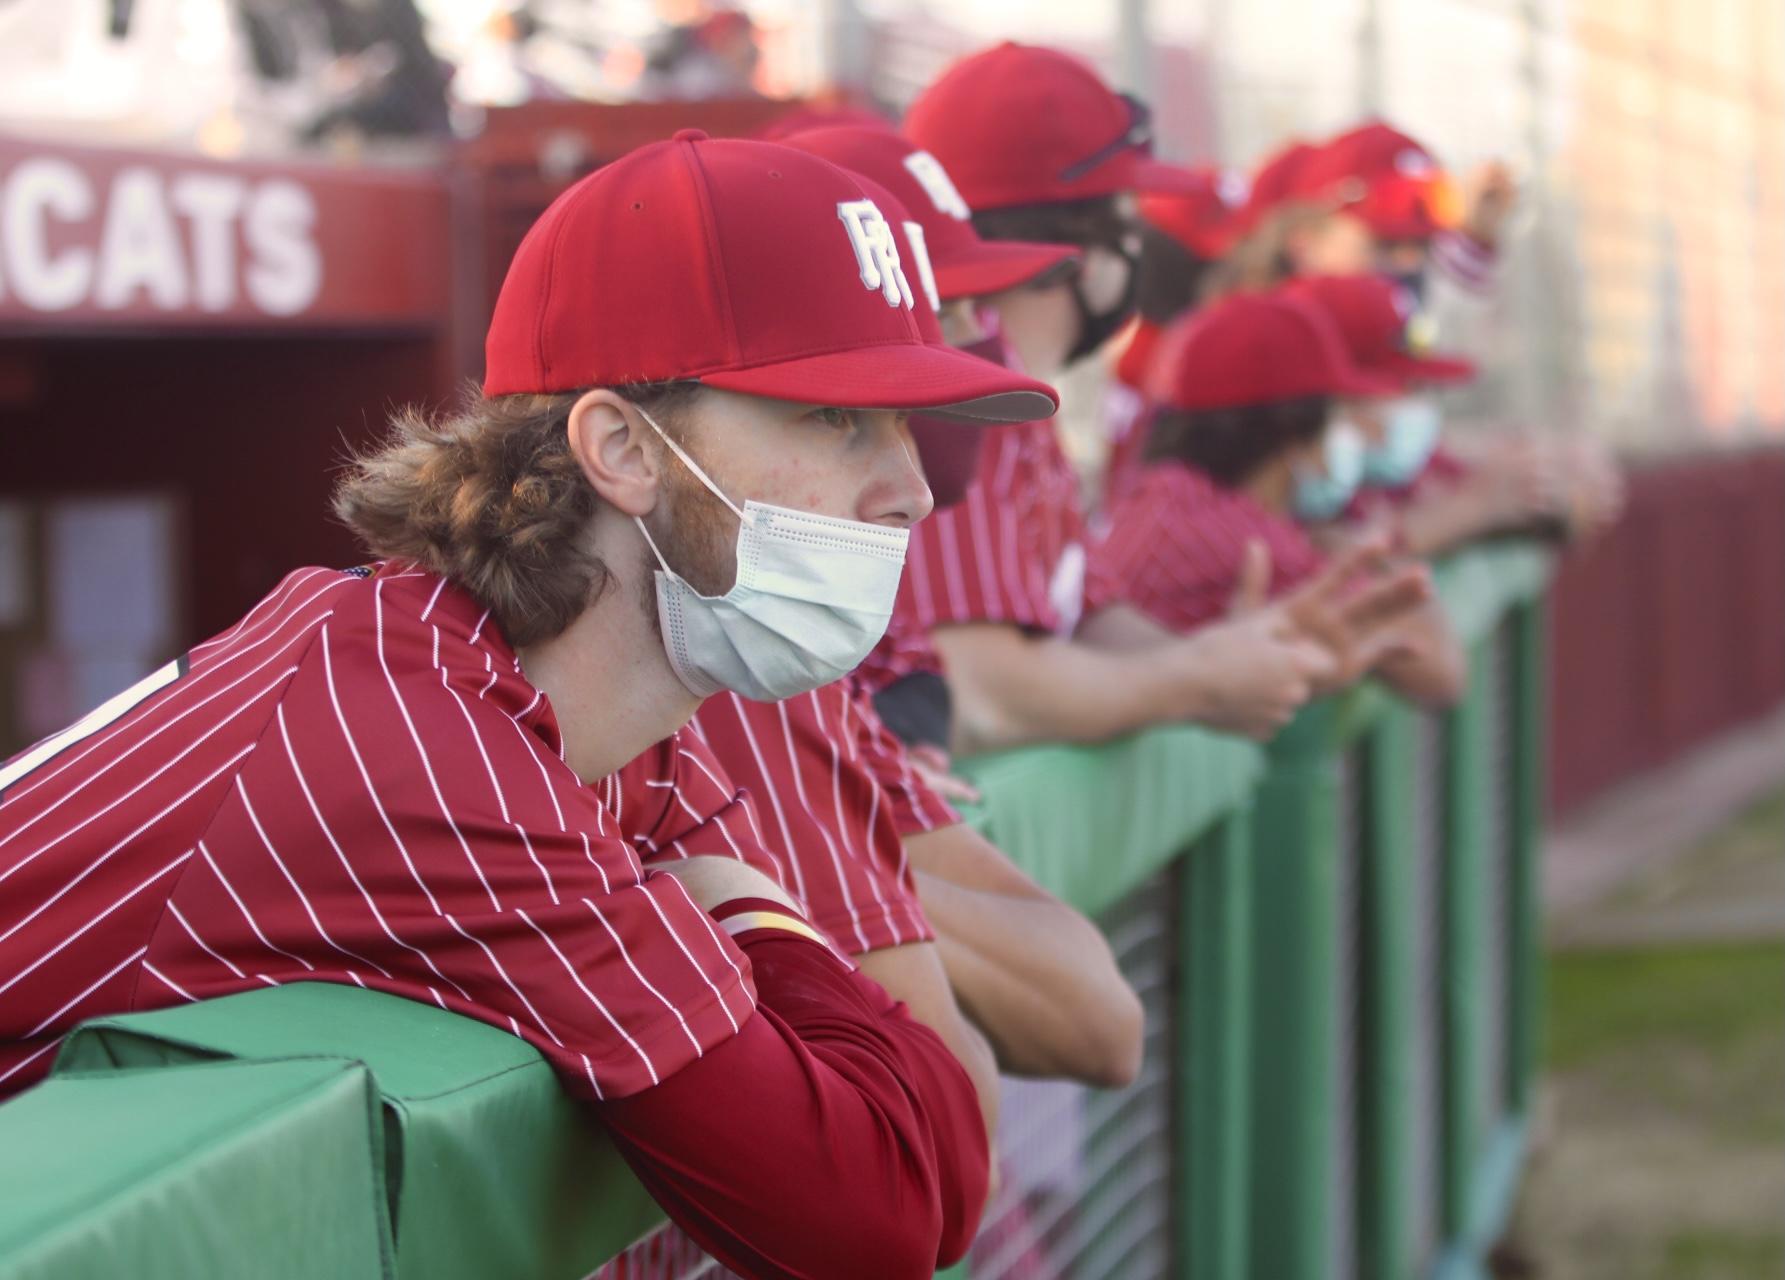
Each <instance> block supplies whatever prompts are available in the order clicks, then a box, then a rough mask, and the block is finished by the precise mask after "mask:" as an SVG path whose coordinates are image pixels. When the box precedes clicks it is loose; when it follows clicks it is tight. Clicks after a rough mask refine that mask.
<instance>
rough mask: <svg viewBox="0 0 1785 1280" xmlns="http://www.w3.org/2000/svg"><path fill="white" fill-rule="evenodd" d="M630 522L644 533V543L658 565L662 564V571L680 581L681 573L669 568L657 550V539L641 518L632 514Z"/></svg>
mask: <svg viewBox="0 0 1785 1280" xmlns="http://www.w3.org/2000/svg"><path fill="white" fill-rule="evenodd" d="M632 523H633V524H635V525H637V526H638V531H639V532H640V533H642V534H644V535H645V545H646V546H647V547H649V548H650V549H651V554H652V555H654V556H656V557H657V563H658V564H659V565H661V566H663V572H665V573H667V574H668V575H669V576H670V577H672V578H674V579H675V580H676V581H677V582H681V581H682V575H681V574H679V573H677V572H676V571H675V570H674V569H672V568H670V567H669V561H667V560H665V559H664V558H663V553H662V552H661V551H659V550H657V540H656V539H655V538H653V537H652V536H651V531H650V530H649V529H647V528H645V522H644V521H643V520H641V519H640V518H639V517H638V516H633V517H632Z"/></svg>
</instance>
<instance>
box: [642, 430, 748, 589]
mask: <svg viewBox="0 0 1785 1280" xmlns="http://www.w3.org/2000/svg"><path fill="white" fill-rule="evenodd" d="M664 457H665V463H666V466H665V470H664V472H663V479H664V492H665V497H666V498H667V502H666V503H665V506H666V510H665V511H664V516H665V519H664V520H663V521H662V523H661V526H659V525H657V524H656V523H653V524H652V528H651V536H652V537H653V538H655V539H656V540H657V546H658V549H659V550H661V551H662V552H663V558H664V559H665V560H667V561H668V562H669V567H670V568H672V569H674V570H675V571H676V572H677V573H678V574H680V575H681V576H682V579H683V580H684V581H685V582H687V584H688V585H689V586H691V587H693V588H694V589H695V590H696V591H698V592H699V593H700V594H701V595H703V596H722V595H724V594H725V593H726V592H728V591H730V590H731V587H732V584H733V583H734V582H736V581H737V542H738V537H737V532H738V518H737V517H736V516H735V515H733V514H732V513H731V510H730V508H728V507H727V506H726V505H725V504H724V503H723V502H721V501H720V500H719V498H718V496H717V495H715V494H714V493H712V492H711V491H710V490H708V489H707V487H706V486H705V485H703V484H702V483H701V482H700V481H699V480H697V479H696V478H695V477H694V476H693V475H691V474H689V472H688V469H687V468H686V467H684V466H683V465H682V464H681V462H680V461H678V460H677V458H676V457H675V455H674V454H672V453H670V452H669V451H668V450H667V449H666V450H664ZM703 465H704V464H703ZM717 482H718V481H717V477H715V483H717ZM643 554H644V556H645V562H646V564H647V565H648V567H649V568H651V569H656V568H657V567H658V566H657V560H656V557H655V556H653V555H651V551H650V548H649V547H646V548H644V549H643ZM645 591H646V598H647V600H648V602H649V606H650V608H649V612H650V614H651V617H652V618H655V617H656V616H657V588H656V579H655V577H654V576H653V575H652V574H646V575H645Z"/></svg>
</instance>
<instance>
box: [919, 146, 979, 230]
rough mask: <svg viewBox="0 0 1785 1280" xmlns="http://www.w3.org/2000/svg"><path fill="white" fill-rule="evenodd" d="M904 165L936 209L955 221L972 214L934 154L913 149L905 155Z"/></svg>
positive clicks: (965, 218) (963, 219)
mask: <svg viewBox="0 0 1785 1280" xmlns="http://www.w3.org/2000/svg"><path fill="white" fill-rule="evenodd" d="M905 167H906V168H907V169H909V170H910V171H911V176H912V177H914V178H916V179H917V181H918V182H919V183H920V184H921V185H922V187H923V189H924V192H925V194H927V195H928V196H929V197H930V203H931V204H933V205H935V206H936V208H937V209H938V210H940V211H941V212H943V213H946V214H947V215H948V216H949V217H951V218H953V219H954V220H955V221H956V222H965V221H967V219H969V218H971V217H972V216H973V210H971V209H969V208H968V207H967V201H966V199H965V198H963V197H962V195H961V193H960V190H959V188H957V187H956V186H955V184H954V179H953V178H951V177H949V176H948V170H947V169H944V168H943V167H942V162H941V161H940V160H938V159H936V157H935V156H933V155H931V154H930V153H929V152H928V151H913V152H912V153H911V154H910V155H908V156H906V157H905Z"/></svg>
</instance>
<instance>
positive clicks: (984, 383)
mask: <svg viewBox="0 0 1785 1280" xmlns="http://www.w3.org/2000/svg"><path fill="white" fill-rule="evenodd" d="M700 381H701V382H702V383H703V384H704V385H706V386H709V387H718V388H720V389H721V390H724V391H737V392H741V393H742V394H744V395H751V396H768V397H771V398H773V399H776V400H794V401H797V402H799V403H801V404H817V405H832V406H835V407H836V408H839V409H911V410H919V409H921V410H922V411H924V412H925V413H927V414H929V415H930V416H931V417H933V418H943V419H947V420H949V421H952V422H966V423H978V424H981V425H984V424H988V423H993V424H995V423H1010V422H1037V421H1040V420H1041V419H1043V418H1048V417H1052V416H1053V414H1054V413H1055V412H1056V411H1057V410H1058V409H1059V407H1060V398H1059V396H1058V395H1056V394H1055V392H1054V389H1053V388H1052V387H1050V386H1048V385H1047V383H1045V382H1037V381H1036V380H1035V379H1033V378H1025V377H1023V376H1022V375H1021V374H1019V373H1013V372H1011V371H1010V370H1009V369H1006V368H1004V367H1003V366H1002V365H996V364H993V363H992V362H991V361H990V360H983V359H981V358H980V357H978V356H976V355H970V354H969V353H967V352H965V351H957V350H955V349H954V348H953V347H945V346H931V345H929V344H927V343H915V342H910V343H907V342H900V343H887V344H883V345H880V346H872V347H856V348H854V349H852V350H848V351H827V352H824V353H822V354H820V355H811V356H802V357H800V358H798V359H794V360H782V361H779V362H777V363H774V364H765V365H757V366H755V367H753V368H749V369H724V370H720V371H719V372H716V373H707V374H702V375H701V377H700Z"/></svg>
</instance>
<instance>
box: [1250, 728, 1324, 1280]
mask: <svg viewBox="0 0 1785 1280" xmlns="http://www.w3.org/2000/svg"><path fill="white" fill-rule="evenodd" d="M1334 714H1335V713H1334V708H1333V706H1332V705H1331V704H1330V703H1323V704H1320V705H1317V706H1315V707H1312V708H1310V709H1309V710H1307V711H1304V712H1303V713H1302V714H1301V716H1299V717H1298V718H1297V720H1296V722H1295V723H1294V724H1292V725H1291V726H1290V727H1289V728H1288V729H1286V730H1284V731H1283V733H1282V734H1280V735H1279V736H1278V738H1277V740H1276V742H1274V743H1273V744H1272V745H1271V748H1270V753H1269V757H1270V768H1269V771H1268V772H1267V773H1266V775H1265V779H1264V781H1263V783H1261V784H1260V786H1259V789H1258V791H1257V793H1256V795H1255V800H1254V809H1253V821H1252V826H1253V833H1254V834H1253V841H1252V860H1251V868H1250V869H1251V872H1252V877H1253V880H1252V921H1253V928H1252V947H1253V950H1252V954H1253V1010H1252V1018H1253V1022H1252V1033H1253V1034H1252V1057H1253V1064H1254V1066H1253V1072H1252V1107H1251V1116H1252V1131H1253V1139H1254V1147H1253V1159H1252V1169H1251V1173H1252V1178H1251V1204H1250V1223H1251V1230H1250V1233H1249V1234H1250V1241H1251V1244H1250V1248H1251V1258H1250V1261H1251V1268H1250V1271H1249V1273H1248V1274H1249V1275H1253V1276H1261V1277H1269V1278H1270V1280H1326V1276H1327V1274H1328V1269H1329V1263H1330V1258H1329V1256H1328V1255H1329V1252H1330V1248H1331V1242H1332V1234H1333V1214H1332V1200H1333V1197H1332V1188H1333V1181H1334V1176H1335V1174H1336V1172H1337V1170H1336V1169H1335V1168H1334V1164H1335V1161H1334V1159H1333V1156H1334V1150H1333V1142H1334V1128H1335V1126H1334V1112H1333V1106H1334V1098H1333V1095H1334V1075H1335V1067H1336V1062H1337V1058H1336V1038H1337V1024H1338V1010H1337V1001H1336V995H1337V969H1338V963H1339V921H1338V894H1339V885H1338V875H1339V866H1338V858H1337V856H1336V853H1337V849H1338V841H1339V832H1338V804H1339V773H1338V762H1337V758H1336V756H1335V754H1334V752H1333V751H1332V750H1331V747H1330V745H1329V744H1330V739H1331V735H1332V726H1333V724H1334Z"/></svg>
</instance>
